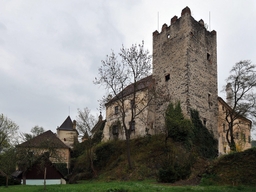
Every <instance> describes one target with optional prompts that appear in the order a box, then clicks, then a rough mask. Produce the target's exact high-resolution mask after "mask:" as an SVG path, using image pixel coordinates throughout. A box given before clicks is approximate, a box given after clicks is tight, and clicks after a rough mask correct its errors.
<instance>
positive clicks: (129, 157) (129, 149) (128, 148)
mask: <svg viewBox="0 0 256 192" xmlns="http://www.w3.org/2000/svg"><path fill="white" fill-rule="evenodd" d="M125 133H126V152H127V161H128V167H129V169H132V163H131V147H130V134H129V130H125Z"/></svg>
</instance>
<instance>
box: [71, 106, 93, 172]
mask: <svg viewBox="0 0 256 192" xmlns="http://www.w3.org/2000/svg"><path fill="white" fill-rule="evenodd" d="M76 122H77V130H78V131H79V132H80V133H82V134H83V136H84V139H85V141H84V142H86V155H87V157H88V159H89V162H90V168H91V170H92V172H93V173H94V177H96V176H97V173H96V170H95V169H94V164H93V160H94V151H93V146H94V143H93V139H92V133H91V131H92V129H93V127H94V126H95V124H96V118H95V117H94V116H93V115H92V114H91V113H90V110H89V109H88V108H87V107H85V108H84V109H83V110H80V109H78V116H77V119H76Z"/></svg>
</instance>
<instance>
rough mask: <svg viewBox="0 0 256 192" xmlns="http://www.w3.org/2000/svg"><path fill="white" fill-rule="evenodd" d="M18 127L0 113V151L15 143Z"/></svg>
mask: <svg viewBox="0 0 256 192" xmlns="http://www.w3.org/2000/svg"><path fill="white" fill-rule="evenodd" d="M18 129H19V126H18V125H16V124H15V123H14V122H13V121H12V120H11V119H9V118H7V117H5V116H4V115H3V114H1V115H0V152H1V151H2V150H3V149H5V148H8V147H10V146H12V145H14V144H15V140H16V139H15V137H16V136H17V131H18Z"/></svg>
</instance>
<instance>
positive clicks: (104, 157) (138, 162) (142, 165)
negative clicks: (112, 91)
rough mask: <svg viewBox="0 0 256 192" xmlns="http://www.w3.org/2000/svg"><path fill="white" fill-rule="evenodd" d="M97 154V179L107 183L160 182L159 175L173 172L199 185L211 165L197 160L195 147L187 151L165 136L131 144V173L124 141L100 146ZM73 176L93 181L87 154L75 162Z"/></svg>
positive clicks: (97, 147)
mask: <svg viewBox="0 0 256 192" xmlns="http://www.w3.org/2000/svg"><path fill="white" fill-rule="evenodd" d="M94 152H95V153H94V168H95V170H96V171H97V179H101V180H106V181H110V180H144V179H154V180H159V174H169V173H170V171H171V172H172V173H173V174H176V173H177V172H178V173H179V174H181V175H176V176H175V177H177V178H179V177H180V179H188V178H190V179H193V180H194V181H196V184H197V183H198V182H199V180H200V179H198V178H199V177H198V175H199V176H201V175H202V174H203V173H204V171H205V169H206V165H207V164H208V160H206V159H204V158H200V157H198V155H197V152H196V149H195V148H194V147H185V146H184V144H183V143H181V142H174V141H173V140H172V139H168V140H165V136H164V135H155V136H147V137H143V138H138V139H134V140H131V159H132V165H133V169H132V170H129V169H128V166H127V156H126V145H125V141H120V140H118V141H110V142H106V143H100V144H98V145H97V146H96V147H95V148H94ZM160 170H162V173H161V171H160ZM165 170H169V172H168V171H167V172H165ZM73 173H74V174H73V177H72V179H71V180H77V179H78V180H80V179H89V178H92V177H93V174H92V171H91V168H90V166H89V160H88V156H87V155H86V152H84V153H83V154H82V155H81V156H79V157H78V158H77V159H76V162H75V166H74V171H73ZM74 176H75V177H76V178H74ZM195 178H196V179H195Z"/></svg>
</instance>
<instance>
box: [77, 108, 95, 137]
mask: <svg viewBox="0 0 256 192" xmlns="http://www.w3.org/2000/svg"><path fill="white" fill-rule="evenodd" d="M77 112H78V116H77V119H76V126H77V130H78V131H79V133H81V134H83V135H85V134H90V133H91V130H92V128H93V126H94V125H95V124H96V118H95V117H94V116H93V115H92V114H90V109H88V108H87V107H85V108H84V109H83V110H81V109H77Z"/></svg>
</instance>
